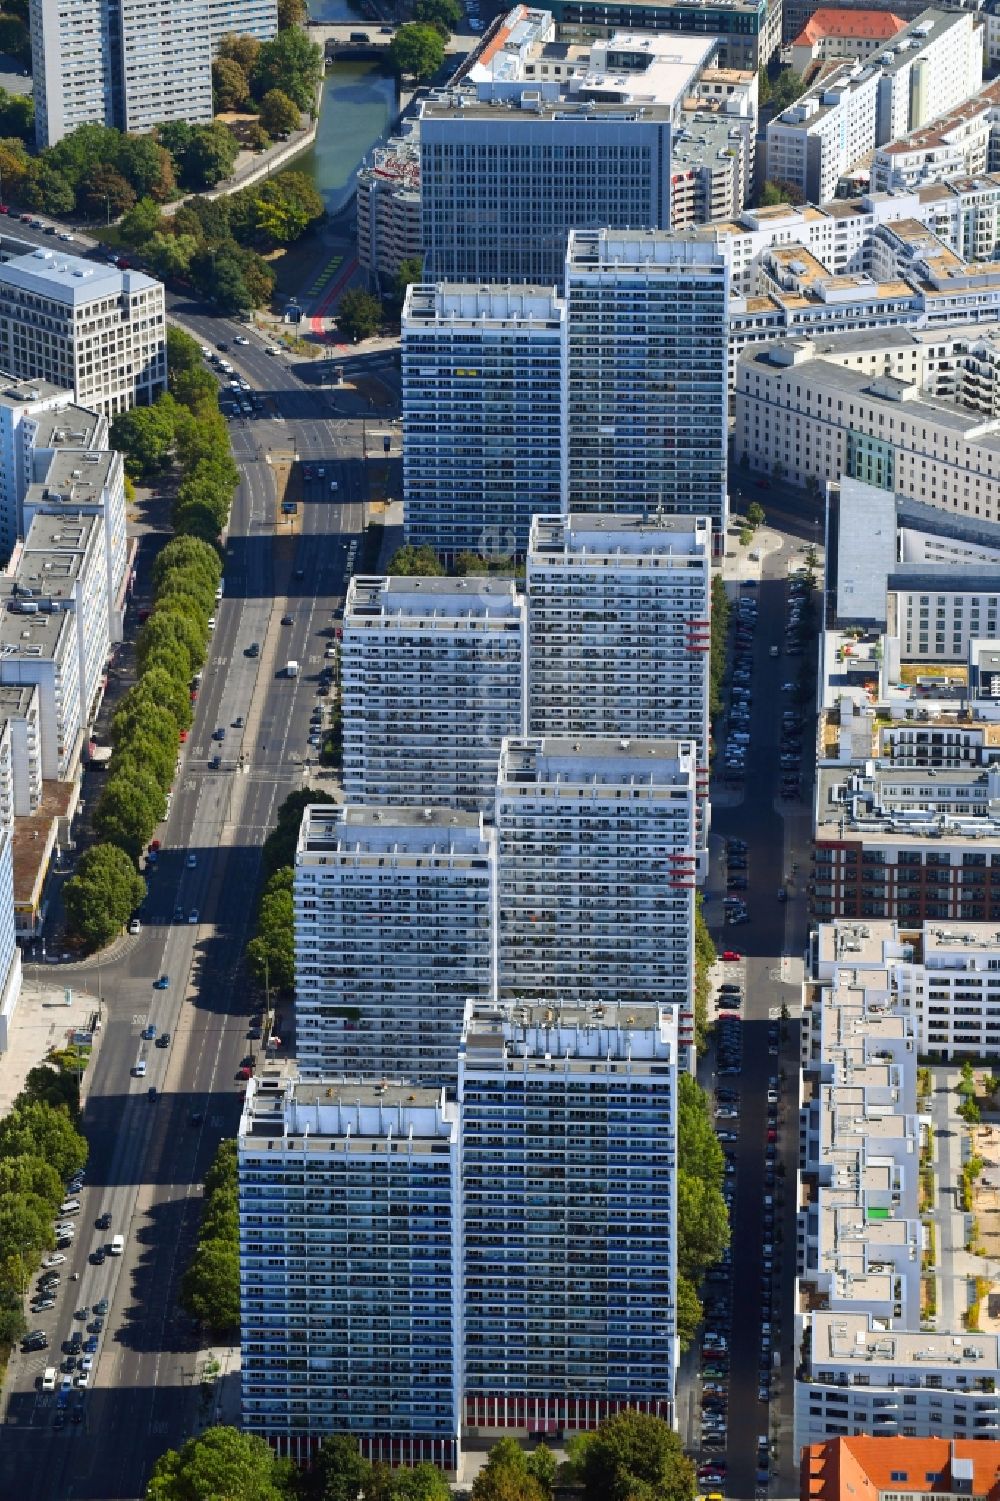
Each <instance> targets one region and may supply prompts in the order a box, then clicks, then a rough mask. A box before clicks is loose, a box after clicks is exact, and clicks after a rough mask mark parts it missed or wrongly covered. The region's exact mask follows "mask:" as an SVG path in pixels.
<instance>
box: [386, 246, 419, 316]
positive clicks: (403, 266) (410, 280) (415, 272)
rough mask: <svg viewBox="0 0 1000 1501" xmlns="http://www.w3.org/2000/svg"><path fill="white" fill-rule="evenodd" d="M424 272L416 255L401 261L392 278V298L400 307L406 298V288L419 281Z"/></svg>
mask: <svg viewBox="0 0 1000 1501" xmlns="http://www.w3.org/2000/svg"><path fill="white" fill-rule="evenodd" d="M423 274H424V263H423V261H422V260H421V259H420V257H419V256H418V255H415V256H411V257H410V258H409V259H408V260H405V261H401V262H400V265H399V270H398V271H397V272H396V275H395V276H394V277H393V279H392V300H393V302H395V303H398V304H399V306H400V307H402V305H403V302H404V301H405V299H406V289H407V287H410V286H412V285H413V284H414V282H419V281H420V280H421V279H422V277H423Z"/></svg>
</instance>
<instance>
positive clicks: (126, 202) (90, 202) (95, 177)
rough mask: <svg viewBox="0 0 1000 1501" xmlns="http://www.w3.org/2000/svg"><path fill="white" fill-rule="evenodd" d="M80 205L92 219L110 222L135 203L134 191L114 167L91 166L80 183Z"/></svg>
mask: <svg viewBox="0 0 1000 1501" xmlns="http://www.w3.org/2000/svg"><path fill="white" fill-rule="evenodd" d="M80 188H81V192H82V206H83V208H84V209H85V210H86V211H87V213H88V214H89V215H90V217H91V218H92V219H106V220H107V222H108V223H109V224H110V223H111V220H112V219H117V218H118V217H119V216H120V215H121V214H124V213H126V212H127V211H128V210H129V209H130V208H132V207H133V206H134V205H135V201H136V199H135V192H134V191H133V189H132V187H131V185H130V184H129V183H128V182H126V181H125V178H124V177H123V176H122V175H121V173H120V172H119V171H117V169H116V168H114V167H109V166H103V165H99V166H96V167H91V169H90V171H89V172H88V173H87V175H86V177H85V178H84V179H83V182H82V183H81V185H80Z"/></svg>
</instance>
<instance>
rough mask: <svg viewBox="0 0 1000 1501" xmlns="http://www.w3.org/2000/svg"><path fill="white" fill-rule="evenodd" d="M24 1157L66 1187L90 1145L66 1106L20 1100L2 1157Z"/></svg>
mask: <svg viewBox="0 0 1000 1501" xmlns="http://www.w3.org/2000/svg"><path fill="white" fill-rule="evenodd" d="M80 863H81V864H82V863H83V861H82V860H81V862H80ZM68 884H69V883H68V882H67V885H68ZM24 1155H30V1156H34V1157H40V1158H41V1159H42V1160H43V1161H44V1162H47V1163H48V1164H49V1166H50V1167H53V1168H54V1169H55V1171H56V1172H57V1173H58V1175H59V1178H60V1180H61V1181H62V1182H63V1183H65V1182H66V1180H67V1179H68V1178H71V1177H72V1176H73V1174H74V1173H78V1172H79V1171H80V1169H81V1168H82V1167H84V1166H85V1164H86V1161H87V1143H86V1141H85V1139H84V1138H83V1137H82V1136H81V1135H80V1133H79V1131H77V1129H76V1127H75V1126H74V1125H73V1121H72V1119H71V1118H70V1114H69V1111H68V1110H67V1109H66V1108H65V1107H64V1106H61V1107H59V1108H57V1109H54V1108H53V1107H52V1106H51V1105H46V1104H44V1103H43V1102H42V1101H40V1100H24V1099H22V1098H21V1097H20V1096H19V1097H18V1098H17V1100H15V1102H14V1108H13V1109H12V1110H11V1111H10V1112H9V1113H8V1114H7V1115H5V1116H4V1117H3V1119H2V1120H0V1157H20V1156H24Z"/></svg>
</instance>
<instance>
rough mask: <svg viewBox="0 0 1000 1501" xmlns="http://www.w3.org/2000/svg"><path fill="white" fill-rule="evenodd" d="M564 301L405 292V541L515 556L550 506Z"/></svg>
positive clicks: (558, 478) (504, 290)
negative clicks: (538, 514)
mask: <svg viewBox="0 0 1000 1501" xmlns="http://www.w3.org/2000/svg"><path fill="white" fill-rule="evenodd" d="M565 324H566V309H565V304H564V303H563V302H562V301H561V300H560V299H559V298H558V297H557V296H556V294H555V289H554V288H549V289H545V288H541V287H472V286H451V285H445V286H437V287H431V286H411V287H410V288H409V289H408V291H407V295H406V302H405V304H404V308H403V320H402V379H403V395H402V408H403V434H404V443H403V514H404V522H405V526H406V539H407V541H408V542H410V543H412V544H414V545H416V546H420V545H422V544H427V545H429V546H431V547H433V548H434V550H435V552H438V553H444V554H446V555H448V556H452V557H453V556H454V555H455V554H456V553H459V552H472V553H476V554H477V555H480V556H485V557H497V556H513V555H517V556H523V555H524V552H525V550H526V549H527V546H528V531H529V529H530V526H531V517H532V515H533V514H534V513H535V512H536V511H558V510H559V508H560V504H561V497H562V428H563V423H562V395H561V388H562V369H563V344H564V338H565Z"/></svg>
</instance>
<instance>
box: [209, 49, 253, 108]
mask: <svg viewBox="0 0 1000 1501" xmlns="http://www.w3.org/2000/svg"><path fill="white" fill-rule="evenodd" d="M212 94H213V97H214V103H215V112H216V114H224V113H225V112H226V111H228V110H238V109H239V108H240V106H241V105H243V104H246V102H247V100H248V99H249V98H250V80H249V78H248V77H247V75H246V73H244V71H243V69H242V68H241V67H240V65H239V63H238V62H237V61H236V59H235V58H232V57H217V58H216V59H215V62H214V63H213V64H212Z"/></svg>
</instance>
